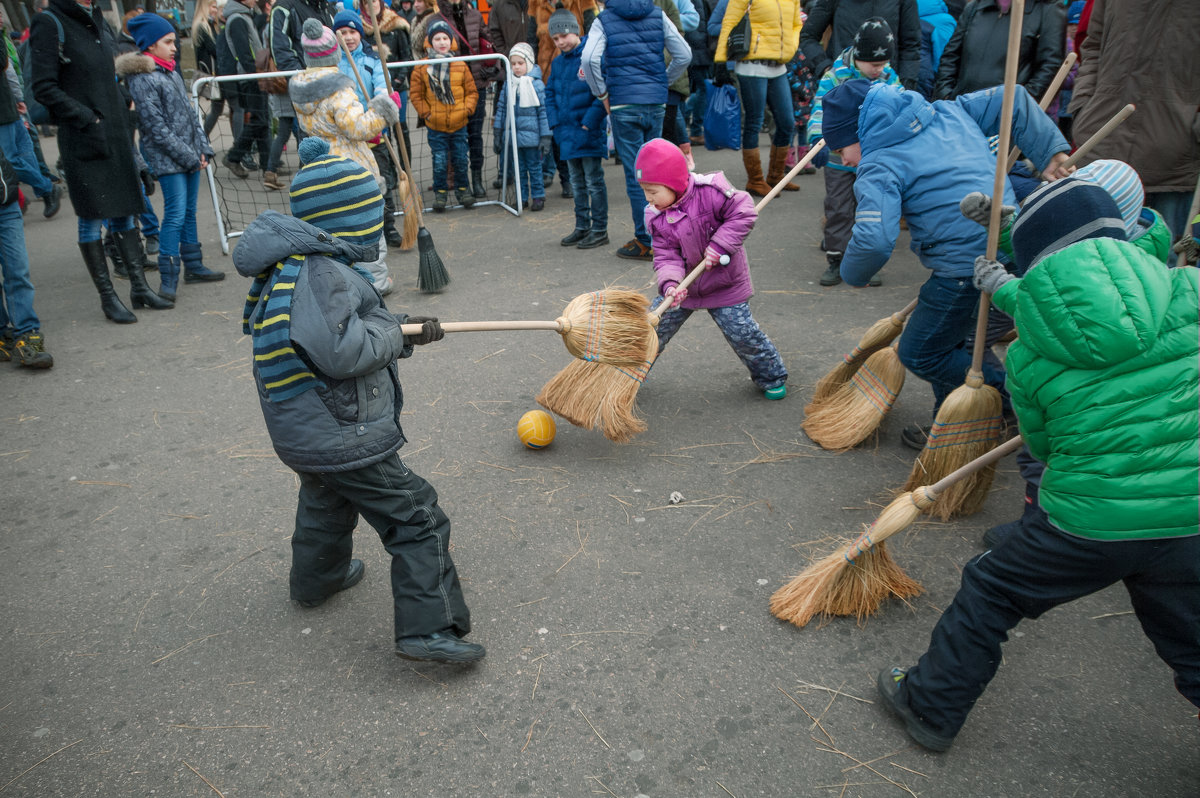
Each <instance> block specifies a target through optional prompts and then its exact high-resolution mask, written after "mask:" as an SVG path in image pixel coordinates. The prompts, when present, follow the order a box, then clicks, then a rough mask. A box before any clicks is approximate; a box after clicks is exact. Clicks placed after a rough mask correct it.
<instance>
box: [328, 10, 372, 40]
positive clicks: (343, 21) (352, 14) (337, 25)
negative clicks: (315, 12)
mask: <svg viewBox="0 0 1200 798" xmlns="http://www.w3.org/2000/svg"><path fill="white" fill-rule="evenodd" d="M342 28H354V29H355V30H356V31H358V35H359V36H366V35H367V34H366V31H364V30H363V24H362V17H360V16H359V15H358V12H357V11H354V10H352V9H349V8H346V9H343V10H341V11H339V12H337V16H336V17H334V18H333V32H334V33H337V32H338V31H339V30H340V29H342Z"/></svg>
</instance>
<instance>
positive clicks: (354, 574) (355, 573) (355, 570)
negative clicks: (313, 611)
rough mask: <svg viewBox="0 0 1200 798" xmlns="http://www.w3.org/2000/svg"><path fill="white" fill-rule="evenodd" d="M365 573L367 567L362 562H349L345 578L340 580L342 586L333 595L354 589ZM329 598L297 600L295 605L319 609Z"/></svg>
mask: <svg viewBox="0 0 1200 798" xmlns="http://www.w3.org/2000/svg"><path fill="white" fill-rule="evenodd" d="M366 572H367V566H366V565H364V564H363V561H362V560H351V561H350V567H349V568H347V569H346V578H345V579H343V580H342V586H341V587H339V588H338V589H337V590H335V591H333V593H340V592H342V591H343V590H349V589H350V588H352V587H354V586H355V585H357V584H358V583H359V582H361V581H362V578H363V574H365V573H366ZM333 593H330V594H329V596H332V595H333ZM329 596H325V598H319V599H313V600H311V601H302V600H300V599H297V600H296V603H297V604H299V605H300V606H301V607H320V606H321V605H322V604H324V603H325V601H326V600H327V599H328V598H329Z"/></svg>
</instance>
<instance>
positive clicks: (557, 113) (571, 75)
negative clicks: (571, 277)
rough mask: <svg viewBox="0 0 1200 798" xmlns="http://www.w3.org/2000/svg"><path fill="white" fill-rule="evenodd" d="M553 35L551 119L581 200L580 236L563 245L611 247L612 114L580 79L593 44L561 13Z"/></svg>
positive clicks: (578, 213) (578, 204) (551, 25)
mask: <svg viewBox="0 0 1200 798" xmlns="http://www.w3.org/2000/svg"><path fill="white" fill-rule="evenodd" d="M549 30H550V38H551V39H553V41H554V46H555V47H557V48H558V50H559V54H558V55H557V56H555V57H554V60H553V61H552V62H551V64H550V77H549V79H548V80H547V81H546V113H547V114H548V115H549V120H550V129H551V130H553V131H554V141H555V143H556V144H558V152H559V155H560V156H561V157H562V159H563V160H564V161H566V163H567V172H568V174H570V176H571V191H572V193H573V194H574V195H575V230H574V231H573V232H572V233H571V234H570V235H569V236H567V237H566V238H564V239H563V240H562V241H561V242H560V243H562V245H563V246H564V247H569V246H576V247H578V248H579V249H593V248H595V247H600V246H604V245H605V244H607V243H608V189H607V188H605V185H604V159H605V157H607V156H608V142H607V140H606V137H605V133H604V118H605V117H606V116H607V113H606V112H605V110H604V103H602V102H601V101H600V100H598V99H597V98H596V97H595V95H593V94H592V92H591V89H589V88H588V85H587V83H586V82H585V81H584V80H583V79H582V78H580V77H579V69H580V67H581V65H582V59H583V46H584V43H585V42H586V41H587V38H586V37H580V35H579V21H578V20H576V19H575V15H574V14H572V13H571V12H570V11H567V10H566V9H564V8H560V9H559V10H557V11H555V12H554V13H553V14H551V15H550V22H549Z"/></svg>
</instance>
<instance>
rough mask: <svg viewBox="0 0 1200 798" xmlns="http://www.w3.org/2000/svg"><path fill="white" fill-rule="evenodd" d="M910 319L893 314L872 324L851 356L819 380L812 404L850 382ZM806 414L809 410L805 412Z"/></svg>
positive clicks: (903, 315)
mask: <svg viewBox="0 0 1200 798" xmlns="http://www.w3.org/2000/svg"><path fill="white" fill-rule="evenodd" d="M906 318H908V315H907V314H906V313H903V312H901V313H893V314H892V315H891V316H888V317H887V318H885V319H880V320H879V321H877V322H875V323H874V324H872V325H871V326H870V327H868V328H867V331H866V332H865V333H863V337H862V338H861V339H860V340H859V342H858V345H857V346H855V347H854V349H853V350H851V352H850V354H848V355H845V356H844V357H843V358H842V362H841V363H838V364H837V365H836V366H834V367H833V368H832V369H830V370H829V373H828V374H826V375H825V376H824V377H822V378H821V379H819V380H817V387H816V390H815V391H813V398H812V404H818V403H820V402H823V401H824V400H826V399H828V398H829V397H830V396H832V395H833V394H834V392H835V391H837V389H838V388H840V387H841V386H842V385H844V384H845V383H846V382H847V381H849V380H850V378H851V377H853V376H854V374H855V373H856V372H857V371H858V368H859V366H861V365H862V364H863V363H865V362H866V360H867V358H869V357H870V356H871V355H873V354H875V353H876V352H878V351H879V350H880V349H883V348H884V347H885V346H887V345H888V344H890V343H891V342H892V341H894V340H896V336H898V335H900V332H901V331H902V330H903V329H904V320H905V319H906ZM804 412H805V413H806V414H807V413H809V412H810V411H809V410H807V409H806V410H805V411H804Z"/></svg>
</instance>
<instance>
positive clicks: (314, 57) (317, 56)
mask: <svg viewBox="0 0 1200 798" xmlns="http://www.w3.org/2000/svg"><path fill="white" fill-rule="evenodd" d="M300 46H301V47H303V48H304V63H305V64H306V65H308V66H310V67H326V66H337V63H338V60H339V59H340V58H341V57H342V54H341V51H340V50H339V49H338V42H337V38H336V37H335V36H334V34H333V31H331V30H330V29H329V28H327V27H325V26H324V25H322V24H321V22H320V20H318V19H313V18H309V19H306V20H304V33H303V35H302V36H301V37H300Z"/></svg>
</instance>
